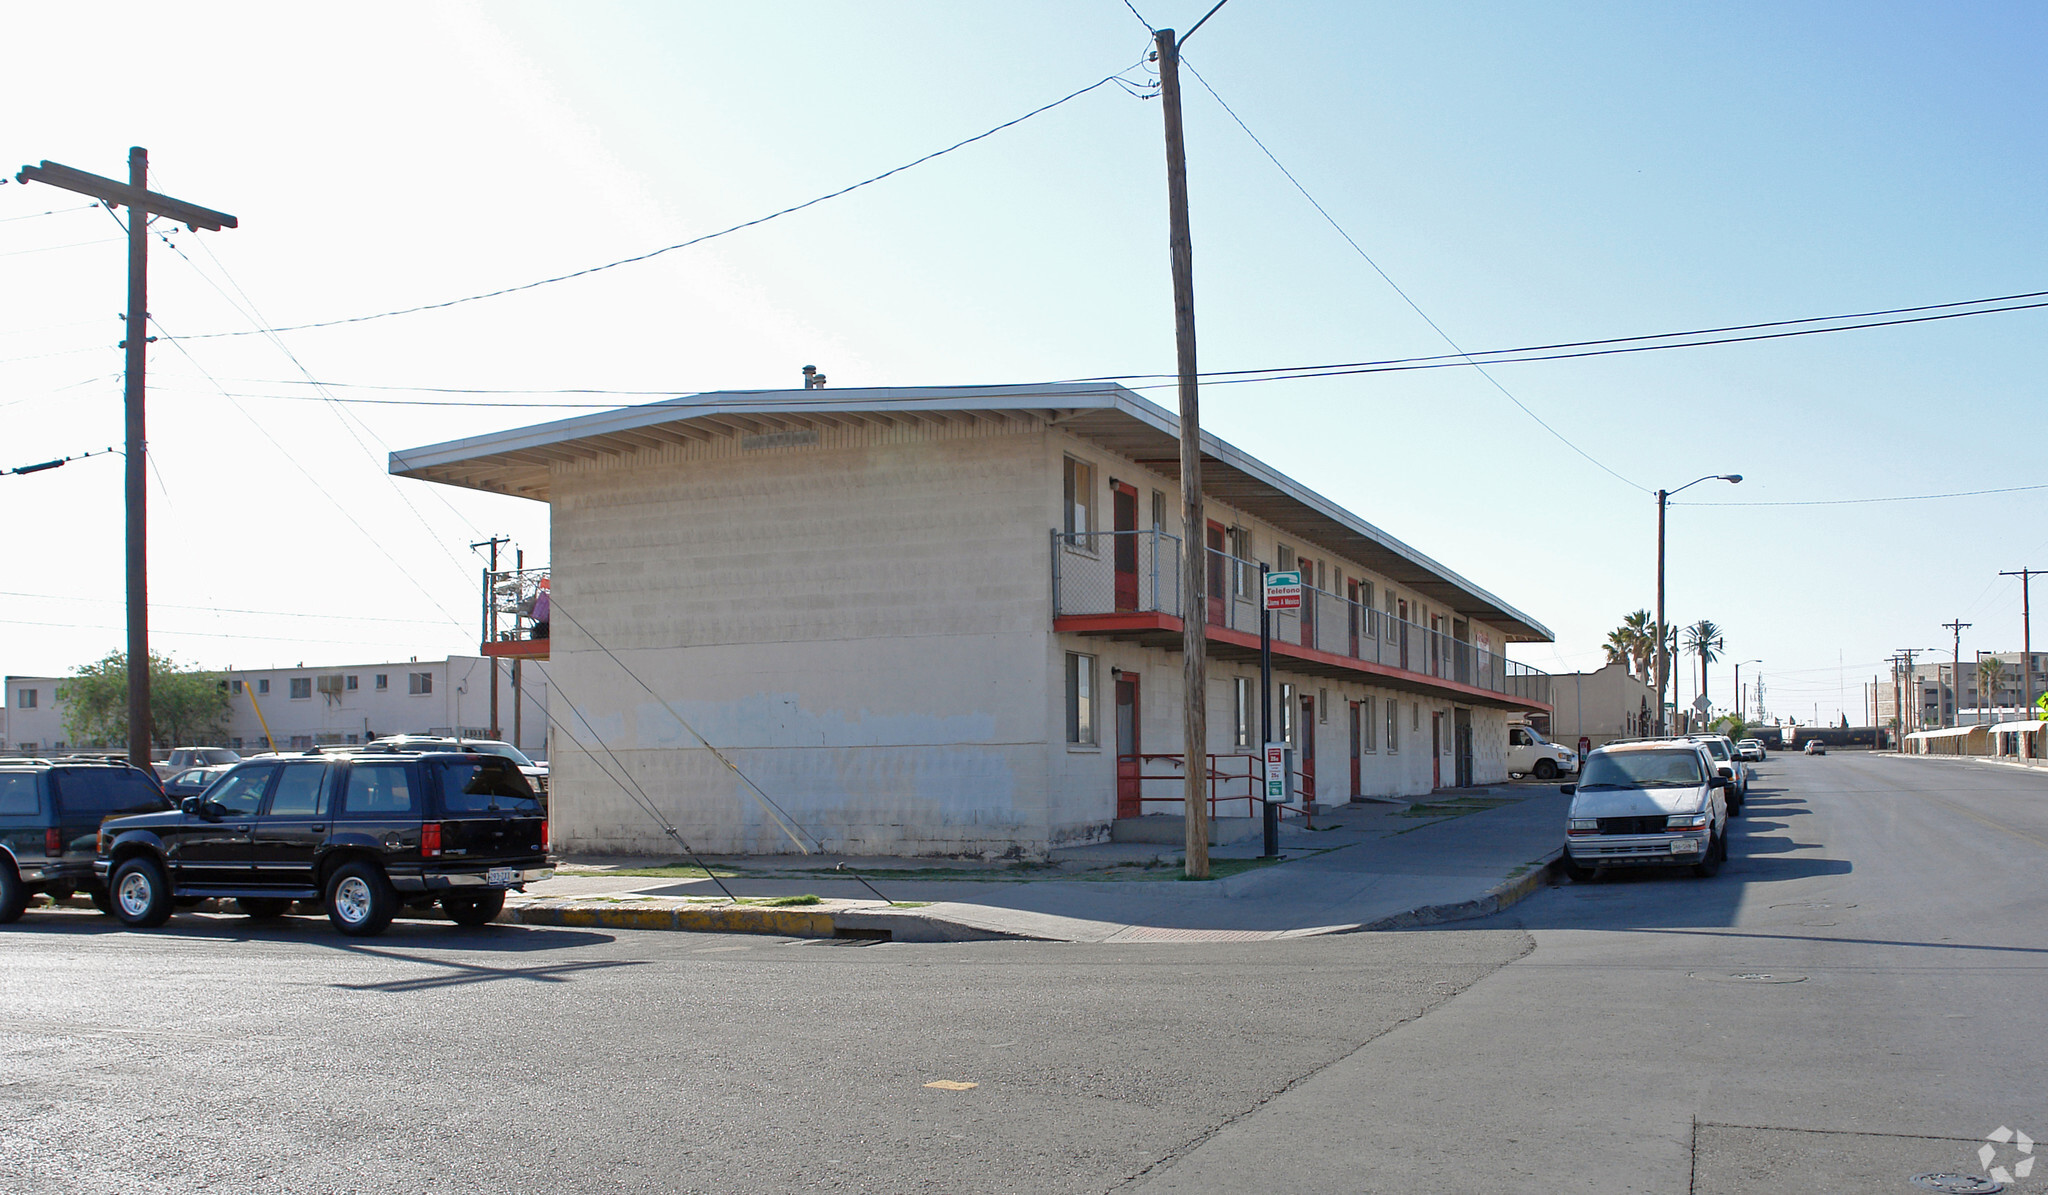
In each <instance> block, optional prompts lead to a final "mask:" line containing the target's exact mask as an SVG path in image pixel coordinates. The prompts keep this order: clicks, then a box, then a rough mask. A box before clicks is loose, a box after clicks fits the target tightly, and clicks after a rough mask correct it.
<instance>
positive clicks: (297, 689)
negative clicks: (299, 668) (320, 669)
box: [292, 676, 313, 701]
mask: <svg viewBox="0 0 2048 1195" xmlns="http://www.w3.org/2000/svg"><path fill="white" fill-rule="evenodd" d="M312 695H313V678H312V677H310V676H295V677H293V678H292V700H293V701H298V700H300V699H301V698H306V697H311V696H312Z"/></svg>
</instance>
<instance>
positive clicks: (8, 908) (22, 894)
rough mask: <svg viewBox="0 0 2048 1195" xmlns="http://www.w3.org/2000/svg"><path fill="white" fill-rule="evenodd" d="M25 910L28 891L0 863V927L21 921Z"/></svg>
mask: <svg viewBox="0 0 2048 1195" xmlns="http://www.w3.org/2000/svg"><path fill="white" fill-rule="evenodd" d="M29 791H30V792H34V791H35V790H34V789H30V790H29ZM26 908H28V889H26V888H24V887H22V886H21V877H20V876H19V875H16V874H15V871H14V868H13V867H11V866H9V865H8V864H6V863H0V925H5V924H7V923H9V922H13V921H19V920H21V914H22V910H24V909H26Z"/></svg>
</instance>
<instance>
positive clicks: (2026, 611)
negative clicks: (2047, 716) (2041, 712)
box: [1998, 568, 2048, 715]
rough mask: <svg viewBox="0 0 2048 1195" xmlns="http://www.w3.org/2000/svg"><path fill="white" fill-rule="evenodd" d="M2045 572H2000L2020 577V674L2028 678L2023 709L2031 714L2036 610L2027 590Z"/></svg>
mask: <svg viewBox="0 0 2048 1195" xmlns="http://www.w3.org/2000/svg"><path fill="white" fill-rule="evenodd" d="M2044 572H2048V569H2038V568H2022V569H2014V570H2013V571H2011V572H2001V573H1999V574H1998V575H1999V576H2001V577H2018V578H2019V579H2020V675H2021V676H2023V677H2025V678H2026V680H2025V681H2024V682H2023V684H2024V686H2025V689H2026V694H2027V700H2026V708H2025V710H2023V711H2022V713H2023V714H2026V715H2031V714H2032V712H2033V709H2034V612H2033V608H2032V607H2031V606H2030V605H2028V602H2027V590H2028V588H2029V584H2028V583H2029V582H2031V581H2032V580H2033V579H2034V578H2035V577H2038V576H2040V575H2042V573H2044Z"/></svg>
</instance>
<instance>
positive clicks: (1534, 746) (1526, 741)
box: [1508, 726, 1579, 780]
mask: <svg viewBox="0 0 2048 1195" xmlns="http://www.w3.org/2000/svg"><path fill="white" fill-rule="evenodd" d="M1578 770H1579V753H1578V752H1576V751H1574V750H1572V749H1571V748H1570V747H1562V746H1559V745H1558V744H1556V743H1553V742H1551V741H1550V740H1549V739H1546V738H1544V737H1543V736H1542V735H1541V734H1539V733H1538V732H1537V731H1536V730H1535V729H1534V728H1533V727H1528V726H1510V727H1508V775H1510V776H1534V777H1536V779H1538V780H1555V779H1557V777H1558V775H1559V774H1560V773H1564V772H1576V771H1578Z"/></svg>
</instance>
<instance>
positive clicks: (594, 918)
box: [501, 901, 835, 938]
mask: <svg viewBox="0 0 2048 1195" xmlns="http://www.w3.org/2000/svg"><path fill="white" fill-rule="evenodd" d="M501 920H504V921H508V922H511V923H513V924H515V925H563V926H575V927H578V928H583V929H665V930H682V931H684V932H687V933H702V934H772V935H774V936H776V937H782V938H830V937H833V936H835V927H834V925H833V921H832V914H831V913H830V912H826V911H820V910H813V909H779V908H763V907H760V906H758V905H683V906H680V907H678V906H652V907H650V906H647V905H630V904H611V903H596V902H592V903H584V904H579V903H576V902H573V901H566V902H549V903H546V904H538V903H536V904H522V905H517V906H514V907H512V908H508V909H506V910H505V915H504V916H503V917H502V918H501Z"/></svg>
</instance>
